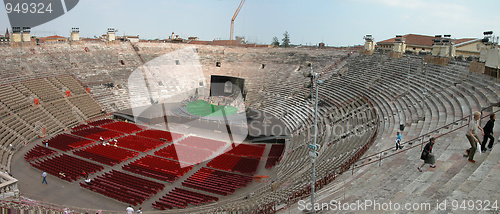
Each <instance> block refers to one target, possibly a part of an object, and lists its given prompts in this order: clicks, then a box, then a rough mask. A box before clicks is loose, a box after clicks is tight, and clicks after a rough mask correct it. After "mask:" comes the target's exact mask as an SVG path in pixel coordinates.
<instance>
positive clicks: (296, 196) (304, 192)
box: [252, 97, 378, 213]
mask: <svg viewBox="0 0 500 214" xmlns="http://www.w3.org/2000/svg"><path fill="white" fill-rule="evenodd" d="M362 98H363V99H365V100H366V101H367V102H368V104H369V105H370V106H372V108H371V109H372V112H373V115H376V118H377V119H376V120H377V121H378V115H377V114H376V112H375V108H373V104H372V102H371V101H370V100H369V99H368V98H367V97H362ZM377 132H378V123H377V124H376V128H375V132H374V133H373V135H372V136H371V137H370V139H369V140H368V141H367V142H366V143H365V145H363V146H362V147H361V148H360V149H359V150H358V151H357V152H356V154H354V155H353V156H351V157H350V158H349V160H347V161H345V162H344V163H343V164H341V165H340V166H338V167H335V168H333V169H332V170H331V172H330V173H329V174H328V175H326V176H324V177H323V178H321V179H319V180H317V181H316V182H315V189H317V190H319V189H321V188H323V187H324V186H326V185H328V184H330V183H331V182H332V181H334V180H335V178H336V177H337V175H340V174H342V173H344V172H346V171H348V170H349V168H350V167H351V165H354V163H355V162H356V161H357V160H358V159H359V158H360V157H361V156H363V154H364V153H365V152H366V151H367V150H368V149H369V148H370V146H371V145H372V144H373V142H374V141H375V137H376V136H377ZM310 194H311V185H307V186H305V187H304V188H302V189H301V190H298V191H295V192H294V193H292V194H291V195H290V196H289V198H288V202H287V206H290V205H291V204H294V203H296V202H297V201H299V200H300V199H304V198H307V197H309V196H310ZM277 205H278V202H277V201H271V202H269V203H267V204H264V205H261V206H259V207H257V208H256V209H255V210H253V212H252V213H274V212H276V211H277V210H276V206H277Z"/></svg>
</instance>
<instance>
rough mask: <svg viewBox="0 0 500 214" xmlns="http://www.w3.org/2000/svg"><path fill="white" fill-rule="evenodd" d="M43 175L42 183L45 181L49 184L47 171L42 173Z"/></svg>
mask: <svg viewBox="0 0 500 214" xmlns="http://www.w3.org/2000/svg"><path fill="white" fill-rule="evenodd" d="M42 177H43V180H42V184H43V182H45V184H48V183H47V180H46V178H47V173H46V172H43V173H42Z"/></svg>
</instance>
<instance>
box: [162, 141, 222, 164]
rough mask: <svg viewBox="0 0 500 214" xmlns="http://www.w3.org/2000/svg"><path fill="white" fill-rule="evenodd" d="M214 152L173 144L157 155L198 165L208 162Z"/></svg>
mask: <svg viewBox="0 0 500 214" xmlns="http://www.w3.org/2000/svg"><path fill="white" fill-rule="evenodd" d="M212 153H213V152H211V151H208V150H204V149H197V148H191V147H188V146H184V145H178V144H172V145H170V146H168V147H165V148H163V149H161V150H158V151H156V152H155V155H157V156H161V157H165V158H170V159H173V160H178V161H182V162H185V163H192V164H197V163H201V162H203V161H205V160H207V159H208V158H209V157H210V156H211V155H212Z"/></svg>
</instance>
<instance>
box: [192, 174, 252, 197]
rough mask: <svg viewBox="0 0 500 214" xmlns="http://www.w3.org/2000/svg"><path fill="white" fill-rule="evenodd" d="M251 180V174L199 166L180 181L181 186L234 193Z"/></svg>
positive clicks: (219, 193)
mask: <svg viewBox="0 0 500 214" xmlns="http://www.w3.org/2000/svg"><path fill="white" fill-rule="evenodd" d="M251 181H252V177H251V176H246V175H239V174H234V173H230V172H224V171H220V170H215V169H209V168H205V167H204V168H201V169H200V170H198V171H197V172H196V173H195V174H194V175H192V176H191V177H189V178H188V179H187V180H186V181H184V182H182V186H185V187H191V188H193V189H198V190H203V191H206V192H211V193H215V194H218V195H228V194H232V193H234V191H236V189H238V188H242V187H245V186H246V185H247V184H248V183H250V182H251Z"/></svg>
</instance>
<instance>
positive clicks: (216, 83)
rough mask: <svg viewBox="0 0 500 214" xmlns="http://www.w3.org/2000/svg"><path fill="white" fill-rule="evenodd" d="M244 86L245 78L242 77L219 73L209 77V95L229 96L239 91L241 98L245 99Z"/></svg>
mask: <svg viewBox="0 0 500 214" xmlns="http://www.w3.org/2000/svg"><path fill="white" fill-rule="evenodd" d="M229 83H231V84H229ZM235 86H238V87H235ZM244 87H245V79H242V78H238V77H230V76H219V75H212V76H211V78H210V96H224V97H229V96H231V95H237V94H239V93H241V96H242V97H243V99H246V92H245V90H244Z"/></svg>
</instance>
